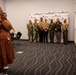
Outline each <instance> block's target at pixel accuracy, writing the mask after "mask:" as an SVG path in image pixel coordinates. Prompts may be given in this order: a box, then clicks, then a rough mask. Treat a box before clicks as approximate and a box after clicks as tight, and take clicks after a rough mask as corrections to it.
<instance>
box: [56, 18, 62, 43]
mask: <svg viewBox="0 0 76 75" xmlns="http://www.w3.org/2000/svg"><path fill="white" fill-rule="evenodd" d="M61 26H62V23H61V22H60V21H59V18H57V19H56V22H55V32H56V39H57V43H58V44H60V43H61Z"/></svg>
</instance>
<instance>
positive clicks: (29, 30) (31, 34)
mask: <svg viewBox="0 0 76 75" xmlns="http://www.w3.org/2000/svg"><path fill="white" fill-rule="evenodd" d="M27 29H28V39H29V41H30V42H32V40H33V25H32V23H29V24H27Z"/></svg>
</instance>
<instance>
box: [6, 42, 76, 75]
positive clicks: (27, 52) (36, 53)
mask: <svg viewBox="0 0 76 75" xmlns="http://www.w3.org/2000/svg"><path fill="white" fill-rule="evenodd" d="M17 43H18V42H16V41H14V52H15V60H14V62H13V64H11V65H9V66H10V68H9V69H8V70H7V71H6V73H8V75H76V57H75V55H76V51H75V44H74V43H69V44H67V45H64V44H57V43H30V42H28V41H19V45H17ZM18 51H22V52H23V53H17V52H18Z"/></svg>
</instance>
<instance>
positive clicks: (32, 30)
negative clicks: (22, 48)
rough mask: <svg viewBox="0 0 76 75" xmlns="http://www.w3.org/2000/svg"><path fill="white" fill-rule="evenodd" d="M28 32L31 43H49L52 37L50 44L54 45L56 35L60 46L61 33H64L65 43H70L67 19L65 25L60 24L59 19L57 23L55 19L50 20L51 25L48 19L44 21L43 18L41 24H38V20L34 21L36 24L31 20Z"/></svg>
mask: <svg viewBox="0 0 76 75" xmlns="http://www.w3.org/2000/svg"><path fill="white" fill-rule="evenodd" d="M27 30H28V39H29V41H30V42H38V41H39V42H44V43H45V42H48V35H50V36H49V39H50V42H51V43H54V35H56V40H57V43H58V44H60V43H61V32H63V43H64V44H67V43H68V23H67V20H66V19H64V22H63V24H62V22H60V20H59V18H57V19H56V21H55V22H54V21H53V19H50V23H48V21H47V19H45V20H44V21H43V18H42V17H41V18H40V21H39V23H37V19H34V23H32V21H31V20H29V23H28V24H27ZM38 38H39V40H38Z"/></svg>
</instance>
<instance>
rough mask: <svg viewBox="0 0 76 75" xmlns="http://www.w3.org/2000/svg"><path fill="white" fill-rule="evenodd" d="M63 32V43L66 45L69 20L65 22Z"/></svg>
mask: <svg viewBox="0 0 76 75" xmlns="http://www.w3.org/2000/svg"><path fill="white" fill-rule="evenodd" d="M62 31H63V41H64V44H67V43H68V23H67V20H66V19H65V20H64V23H63V25H62Z"/></svg>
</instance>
